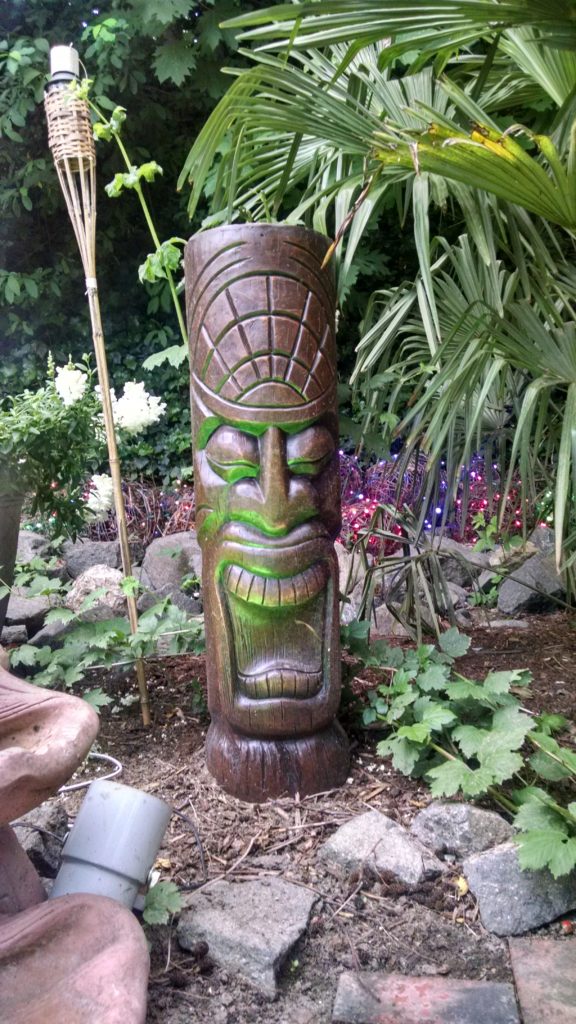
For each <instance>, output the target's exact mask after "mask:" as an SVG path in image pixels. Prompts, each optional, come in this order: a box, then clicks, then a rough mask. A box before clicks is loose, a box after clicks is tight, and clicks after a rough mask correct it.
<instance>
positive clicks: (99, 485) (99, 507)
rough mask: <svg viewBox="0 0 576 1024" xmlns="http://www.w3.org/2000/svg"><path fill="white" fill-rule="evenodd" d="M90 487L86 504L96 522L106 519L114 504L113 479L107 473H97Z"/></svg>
mask: <svg viewBox="0 0 576 1024" xmlns="http://www.w3.org/2000/svg"><path fill="white" fill-rule="evenodd" d="M89 486H90V493H89V495H88V498H87V499H86V504H87V506H88V508H89V509H90V511H91V512H92V514H93V517H94V520H102V519H106V516H107V515H108V513H109V511H110V509H111V508H112V506H113V504H114V487H113V484H112V477H111V476H108V474H107V473H95V474H94V476H93V477H92V479H91V480H90V485H89Z"/></svg>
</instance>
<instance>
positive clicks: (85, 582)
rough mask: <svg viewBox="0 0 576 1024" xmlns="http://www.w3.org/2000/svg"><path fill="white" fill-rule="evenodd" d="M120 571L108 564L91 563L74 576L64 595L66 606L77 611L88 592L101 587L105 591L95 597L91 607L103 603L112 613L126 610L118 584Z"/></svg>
mask: <svg viewBox="0 0 576 1024" xmlns="http://www.w3.org/2000/svg"><path fill="white" fill-rule="evenodd" d="M121 582H122V573H121V571H120V570H119V569H111V568H110V567H109V566H108V565H93V566H91V568H90V569H86V571H85V572H83V573H81V574H80V575H79V576H77V577H76V580H75V582H74V584H73V586H72V587H71V589H70V590H69V591H68V593H67V595H66V601H65V604H66V607H67V608H70V610H71V611H73V612H79V611H80V609H81V608H82V605H83V603H84V601H85V600H86V598H87V597H88V595H89V594H92V593H94V591H95V590H100V589H103V590H104V591H105V593H103V594H101V595H100V596H99V597H97V598H96V600H95V603H94V605H93V607H95V606H96V605H98V604H104V605H106V607H107V608H109V609H110V610H111V611H112V615H113V616H114V615H122V614H123V613H124V611H125V610H126V597H125V595H124V593H123V592H122V588H121V586H120V584H121Z"/></svg>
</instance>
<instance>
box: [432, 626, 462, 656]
mask: <svg viewBox="0 0 576 1024" xmlns="http://www.w3.org/2000/svg"><path fill="white" fill-rule="evenodd" d="M439 643H440V649H441V650H442V651H444V654H449V655H450V657H451V658H461V657H462V656H463V655H464V654H466V651H467V650H468V648H469V647H470V637H469V636H465V635H464V633H460V631H459V630H458V629H457V627H456V626H451V628H450V629H447V630H446V632H445V633H441V634H440V641H439Z"/></svg>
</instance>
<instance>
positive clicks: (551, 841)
mask: <svg viewBox="0 0 576 1024" xmlns="http://www.w3.org/2000/svg"><path fill="white" fill-rule="evenodd" d="M516 842H517V843H518V847H519V851H518V860H519V862H520V867H521V868H522V869H523V870H527V869H528V870H531V871H538V870H541V869H542V868H549V869H550V871H551V872H552V874H553V875H554V877H555V878H558V877H559V876H560V875H566V874H569V873H570V871H572V870H573V868H574V867H575V866H576V839H575V838H568V837H567V836H566V835H565V834H564V833H563V832H559V831H553V830H552V829H546V830H540V829H534V830H533V831H531V832H522V833H521V834H520V835H519V836H518V837H517V840H516Z"/></svg>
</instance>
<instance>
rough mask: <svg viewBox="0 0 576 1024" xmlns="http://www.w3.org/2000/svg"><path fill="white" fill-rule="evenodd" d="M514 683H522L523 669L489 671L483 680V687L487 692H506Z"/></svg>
mask: <svg viewBox="0 0 576 1024" xmlns="http://www.w3.org/2000/svg"><path fill="white" fill-rule="evenodd" d="M514 685H524V672H523V669H511V670H504V671H502V672H489V673H488V675H487V676H486V678H485V680H484V689H485V690H486V691H487V692H488V693H508V691H509V689H510V687H511V686H514Z"/></svg>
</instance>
